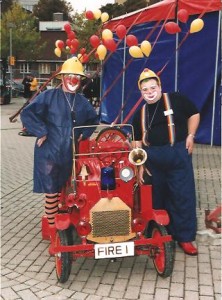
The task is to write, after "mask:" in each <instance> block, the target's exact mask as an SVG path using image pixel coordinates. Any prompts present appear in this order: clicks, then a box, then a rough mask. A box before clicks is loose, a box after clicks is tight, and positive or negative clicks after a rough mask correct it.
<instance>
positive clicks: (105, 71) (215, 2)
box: [101, 0, 221, 145]
mask: <svg viewBox="0 0 222 300" xmlns="http://www.w3.org/2000/svg"><path fill="white" fill-rule="evenodd" d="M181 9H185V10H186V11H187V12H188V14H189V18H188V20H187V22H185V23H184V22H181V21H179V20H178V18H177V16H178V11H179V10H181ZM197 18H201V19H202V20H203V21H204V27H203V29H202V30H201V31H199V32H197V33H192V34H191V33H189V29H190V24H191V22H192V21H193V20H195V19H197ZM169 21H173V22H177V23H178V25H179V27H180V28H181V31H180V32H179V33H176V34H169V33H167V32H166V31H165V29H164V25H165V23H166V22H169ZM120 24H122V25H124V26H125V27H126V29H127V35H129V34H132V35H134V36H136V37H137V39H138V45H139V44H140V43H141V42H142V41H144V40H148V41H149V42H150V43H151V45H152V51H151V54H150V56H149V57H146V56H144V57H143V58H132V56H131V55H130V54H129V47H128V46H127V44H126V38H125V39H122V40H120V39H119V38H118V36H117V35H116V32H115V30H116V28H117V26H118V25H120ZM105 28H108V29H110V30H111V31H112V32H113V34H114V40H115V41H116V43H117V45H118V46H117V50H116V51H114V52H112V53H111V54H110V55H108V57H109V58H108V59H105V60H104V62H103V68H102V83H101V100H102V102H101V121H102V122H105V123H111V122H113V121H114V120H115V119H116V117H117V116H119V119H118V123H121V122H123V121H124V120H125V119H126V118H127V116H129V115H130V113H131V112H132V110H133V107H134V105H135V104H136V102H137V101H138V99H139V98H140V92H139V90H138V86H137V81H138V77H139V74H140V73H141V72H142V70H143V69H144V68H150V69H151V70H153V71H155V72H157V73H158V72H160V77H161V82H162V88H163V91H164V92H170V91H180V92H182V93H184V94H186V95H187V96H188V97H189V98H190V99H191V100H192V101H193V102H194V103H195V104H196V106H197V107H198V108H199V110H200V112H201V123H200V126H199V129H198V132H197V137H196V141H197V142H198V143H202V144H211V145H221V106H220V105H221V103H220V97H221V35H220V28H221V1H220V0H193V1H190V0H165V1H161V2H159V3H156V4H154V5H152V6H149V7H146V8H144V9H141V10H138V11H135V12H133V13H130V14H126V15H123V16H120V17H118V18H114V19H111V20H110V21H109V22H108V23H107V24H105ZM147 37H148V39H147ZM129 122H130V119H129Z"/></svg>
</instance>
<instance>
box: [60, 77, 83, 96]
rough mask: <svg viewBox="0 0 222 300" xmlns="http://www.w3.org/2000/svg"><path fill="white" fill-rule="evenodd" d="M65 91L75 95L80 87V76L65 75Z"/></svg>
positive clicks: (63, 78) (63, 80)
mask: <svg viewBox="0 0 222 300" xmlns="http://www.w3.org/2000/svg"><path fill="white" fill-rule="evenodd" d="M62 84H63V90H64V91H65V92H69V93H75V92H76V90H77V89H78V88H79V86H80V75H75V74H65V75H63V76H62Z"/></svg>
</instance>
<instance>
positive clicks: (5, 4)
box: [1, 0, 13, 14]
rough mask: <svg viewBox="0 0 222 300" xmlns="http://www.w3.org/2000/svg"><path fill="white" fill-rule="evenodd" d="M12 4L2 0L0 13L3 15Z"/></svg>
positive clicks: (7, 0) (8, 0)
mask: <svg viewBox="0 0 222 300" xmlns="http://www.w3.org/2000/svg"><path fill="white" fill-rule="evenodd" d="M12 4H13V0H4V1H3V2H2V1H1V13H2V14H3V13H5V12H6V11H7V10H8V9H9V8H10V7H11V6H12Z"/></svg>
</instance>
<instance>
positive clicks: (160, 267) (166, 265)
mask: <svg viewBox="0 0 222 300" xmlns="http://www.w3.org/2000/svg"><path fill="white" fill-rule="evenodd" d="M151 235H152V238H153V239H155V240H158V239H160V238H161V237H162V236H166V235H168V233H167V230H166V228H165V227H164V226H163V225H159V224H157V223H153V226H152V229H151ZM157 246H158V248H159V252H158V253H157V254H155V257H154V258H153V264H154V267H155V269H156V271H157V273H158V274H159V275H160V276H161V277H164V278H165V277H168V276H170V275H171V274H172V272H173V265H174V253H175V244H174V241H170V242H161V241H160V242H159V244H158V245H157Z"/></svg>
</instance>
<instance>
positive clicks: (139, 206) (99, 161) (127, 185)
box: [42, 138, 172, 258]
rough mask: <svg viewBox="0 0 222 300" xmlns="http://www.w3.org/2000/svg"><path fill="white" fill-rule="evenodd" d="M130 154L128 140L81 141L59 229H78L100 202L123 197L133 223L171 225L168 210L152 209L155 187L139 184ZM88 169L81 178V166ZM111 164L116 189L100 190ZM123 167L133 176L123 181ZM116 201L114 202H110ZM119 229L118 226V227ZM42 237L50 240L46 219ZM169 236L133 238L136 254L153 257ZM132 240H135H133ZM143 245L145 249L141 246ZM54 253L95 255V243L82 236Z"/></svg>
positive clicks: (61, 205) (65, 192)
mask: <svg viewBox="0 0 222 300" xmlns="http://www.w3.org/2000/svg"><path fill="white" fill-rule="evenodd" d="M130 151H131V148H130V146H129V143H128V142H127V141H109V140H107V141H99V142H98V141H96V138H93V139H92V138H91V139H90V140H85V141H81V142H80V143H79V145H78V154H75V155H74V172H73V176H72V177H71V178H70V181H69V182H67V185H66V187H64V189H63V190H62V192H61V196H60V198H59V214H58V215H57V216H56V221H55V223H56V228H57V229H58V230H65V229H67V228H68V227H69V226H70V225H73V226H74V227H77V225H78V224H79V222H80V221H86V222H89V221H90V210H91V209H92V207H93V206H94V205H95V204H96V203H97V202H98V201H99V200H100V199H101V198H109V199H113V198H114V197H118V198H120V199H121V200H122V201H123V202H124V203H125V204H126V205H127V206H128V207H129V208H130V210H131V217H132V222H133V220H135V219H136V218H139V219H141V220H143V222H144V223H145V224H146V225H147V224H148V223H149V222H150V221H155V222H156V223H157V224H160V225H167V224H168V223H169V216H168V214H167V212H166V211H165V210H154V209H153V208H152V185H151V184H148V185H147V184H146V185H137V166H135V165H132V164H131V163H130V162H129V159H128V156H129V153H130ZM83 165H85V166H86V170H87V175H84V174H83V175H82V176H81V174H80V173H81V169H82V166H83ZM110 165H112V166H113V167H114V169H115V177H116V178H115V180H116V188H115V189H114V190H109V191H107V190H101V168H103V167H106V166H110ZM122 167H130V168H132V169H133V171H134V176H133V178H132V179H131V180H129V181H128V182H124V181H123V180H122V179H121V178H120V176H119V173H120V170H121V168H122ZM111 201H113V200H111ZM117 226H118V224H117ZM42 237H43V239H49V228H48V223H47V219H46V216H43V217H42ZM171 240H172V237H171V236H170V235H167V236H162V237H161V238H160V240H155V239H153V238H145V236H144V235H143V232H139V233H137V234H136V237H135V238H133V241H134V246H135V255H144V254H146V255H150V256H152V255H153V251H155V247H156V246H157V245H161V246H160V247H162V245H163V243H164V242H167V241H171ZM130 241H132V240H130ZM142 246H143V247H142ZM53 252H54V253H55V254H56V253H61V252H72V253H73V258H77V257H89V256H92V257H93V256H94V243H92V242H90V243H89V242H88V240H87V237H81V242H80V243H79V244H75V245H70V246H62V245H60V246H56V247H54V249H53Z"/></svg>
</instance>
